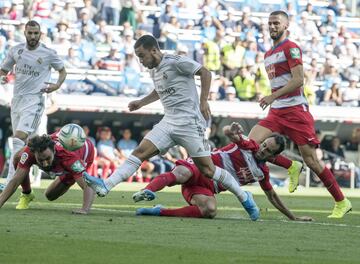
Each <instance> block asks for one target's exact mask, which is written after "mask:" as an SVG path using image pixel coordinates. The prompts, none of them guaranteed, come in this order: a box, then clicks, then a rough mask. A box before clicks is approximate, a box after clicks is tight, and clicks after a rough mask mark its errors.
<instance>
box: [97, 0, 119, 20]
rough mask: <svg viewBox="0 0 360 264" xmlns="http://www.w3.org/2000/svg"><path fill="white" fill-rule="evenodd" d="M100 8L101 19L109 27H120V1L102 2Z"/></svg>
mask: <svg viewBox="0 0 360 264" xmlns="http://www.w3.org/2000/svg"><path fill="white" fill-rule="evenodd" d="M98 8H99V10H101V18H102V19H104V20H105V21H106V23H107V24H108V25H115V26H118V25H119V22H120V11H121V3H120V1H119V0H100V1H99V2H98Z"/></svg>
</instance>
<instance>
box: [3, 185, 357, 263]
mask: <svg viewBox="0 0 360 264" xmlns="http://www.w3.org/2000/svg"><path fill="white" fill-rule="evenodd" d="M142 186H143V185H142ZM120 188H122V189H127V190H126V191H121V192H119V191H113V192H111V193H110V194H109V195H108V196H107V197H105V198H97V199H96V201H95V205H94V210H93V211H92V213H91V214H90V215H88V216H83V215H72V214H71V210H72V209H74V208H79V207H80V205H81V201H82V192H81V191H80V190H70V191H69V192H68V193H66V194H65V195H64V196H63V197H62V198H60V199H58V200H57V201H54V202H48V201H47V200H46V199H45V197H44V195H43V192H44V190H43V189H35V194H36V200H35V201H34V202H32V204H31V209H29V210H25V211H18V210H15V209H14V208H15V204H16V203H15V202H16V199H17V198H18V195H19V191H18V193H17V194H15V195H14V196H13V197H12V198H11V200H9V202H8V203H7V204H6V205H5V206H4V207H3V208H2V209H1V210H0V263H2V264H15V263H21V264H24V263H37V264H38V263H51V264H56V263H62V264H63V263H104V264H110V263H172V264H173V263H207V264H208V263H317V264H318V263H326V264H330V263H359V253H358V252H359V251H358V250H359V249H358V247H359V233H360V214H359V212H357V211H356V210H355V211H354V212H352V213H350V214H349V215H347V216H346V217H345V218H344V219H342V220H330V219H327V218H326V216H327V215H328V214H329V213H330V211H331V209H332V207H333V203H332V200H331V199H330V197H299V196H295V195H291V196H282V199H283V200H284V201H285V203H286V204H287V205H288V206H289V207H290V208H291V209H293V211H294V212H295V213H296V214H298V215H309V216H312V217H314V218H315V220H316V221H315V222H313V223H299V222H290V221H287V220H286V219H285V217H283V216H282V215H281V214H280V213H279V212H277V211H275V210H274V209H273V207H272V206H271V205H270V204H269V203H268V201H267V200H266V197H265V196H264V195H260V192H258V193H259V195H255V199H256V201H257V203H258V205H259V206H260V207H261V208H262V215H261V219H262V220H261V221H258V222H252V221H250V220H248V217H247V215H246V214H245V212H244V210H242V209H240V208H239V204H238V202H237V201H236V200H235V198H234V197H233V196H232V195H230V194H222V195H218V196H217V198H218V215H217V217H216V219H213V220H208V219H189V218H168V217H149V216H135V214H134V212H135V209H136V208H138V207H143V206H151V205H154V204H156V203H161V204H163V205H166V206H170V207H178V206H184V205H185V202H184V201H183V200H182V196H181V195H180V193H178V192H160V193H159V195H158V198H157V200H155V201H152V202H140V203H137V204H134V203H133V202H132V199H131V195H132V193H133V192H134V190H135V189H138V188H139V185H127V184H123V185H120ZM175 190H178V189H175ZM251 190H252V191H254V190H256V189H251ZM255 193H257V191H255ZM300 193H301V191H300ZM351 201H352V203H353V208H359V207H360V199H359V198H351ZM267 208H268V209H267Z"/></svg>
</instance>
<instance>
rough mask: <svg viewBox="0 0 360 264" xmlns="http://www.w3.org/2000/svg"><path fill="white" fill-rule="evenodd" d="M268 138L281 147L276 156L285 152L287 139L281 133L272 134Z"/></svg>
mask: <svg viewBox="0 0 360 264" xmlns="http://www.w3.org/2000/svg"><path fill="white" fill-rule="evenodd" d="M268 138H274V140H275V143H276V145H278V146H279V148H278V150H277V151H275V153H274V155H275V156H276V155H278V154H280V153H281V152H283V151H284V149H285V146H286V139H285V137H284V136H283V135H280V134H279V133H272V134H271V135H270V136H269V137H268Z"/></svg>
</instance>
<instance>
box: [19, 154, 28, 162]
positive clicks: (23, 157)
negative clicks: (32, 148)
mask: <svg viewBox="0 0 360 264" xmlns="http://www.w3.org/2000/svg"><path fill="white" fill-rule="evenodd" d="M28 157H29V154H27V153H26V152H24V153H23V154H21V158H20V163H21V164H25V162H26V161H27V159H28Z"/></svg>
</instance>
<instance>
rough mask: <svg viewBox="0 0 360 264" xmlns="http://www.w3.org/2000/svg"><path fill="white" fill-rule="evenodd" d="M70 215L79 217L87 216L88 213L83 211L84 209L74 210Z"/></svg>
mask: <svg viewBox="0 0 360 264" xmlns="http://www.w3.org/2000/svg"><path fill="white" fill-rule="evenodd" d="M72 213H73V214H81V215H87V214H89V211H88V210H84V209H82V208H81V209H74V210H72Z"/></svg>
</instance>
